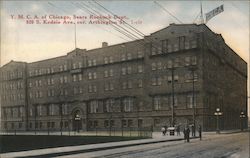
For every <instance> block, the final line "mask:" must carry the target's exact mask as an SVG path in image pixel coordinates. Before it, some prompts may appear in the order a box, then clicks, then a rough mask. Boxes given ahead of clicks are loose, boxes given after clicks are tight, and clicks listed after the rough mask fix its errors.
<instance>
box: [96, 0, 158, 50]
mask: <svg viewBox="0 0 250 158" xmlns="http://www.w3.org/2000/svg"><path fill="white" fill-rule="evenodd" d="M93 1H94V0H93ZM94 2H95V3H96V4H98V5H99V6H100V7H101V8H103V9H104V10H105V11H107V12H108V13H111V14H112V15H113V16H115V14H114V13H113V12H111V11H110V10H108V9H107V8H105V7H104V6H103V5H101V4H100V3H98V2H96V1H94ZM122 21H123V22H124V23H125V24H127V25H129V24H128V23H127V22H126V21H124V20H122ZM127 25H125V27H127V28H128V26H127ZM129 26H130V27H131V28H133V30H132V31H133V32H135V31H136V33H137V34H138V33H140V34H142V35H141V36H142V38H144V36H146V35H145V34H143V33H142V32H141V31H140V30H138V29H136V28H134V27H133V26H131V25H129ZM145 41H149V42H151V46H152V47H154V48H156V49H157V47H155V46H154V45H153V41H152V40H151V39H145V38H144V42H145Z"/></svg>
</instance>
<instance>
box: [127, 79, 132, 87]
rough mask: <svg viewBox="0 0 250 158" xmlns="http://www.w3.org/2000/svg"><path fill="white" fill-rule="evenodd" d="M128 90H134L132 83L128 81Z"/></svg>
mask: <svg viewBox="0 0 250 158" xmlns="http://www.w3.org/2000/svg"><path fill="white" fill-rule="evenodd" d="M128 88H129V89H131V88H132V81H128Z"/></svg>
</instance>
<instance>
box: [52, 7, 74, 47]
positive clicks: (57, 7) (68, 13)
mask: <svg viewBox="0 0 250 158" xmlns="http://www.w3.org/2000/svg"><path fill="white" fill-rule="evenodd" d="M48 4H49V5H50V6H52V7H54V8H56V9H58V10H60V11H63V12H64V13H67V14H70V13H69V12H67V11H65V10H64V9H62V8H59V7H57V6H56V5H54V4H53V3H51V2H48ZM74 24H75V27H74V40H75V42H74V44H75V50H76V48H77V44H76V43H77V40H76V21H75V23H74Z"/></svg>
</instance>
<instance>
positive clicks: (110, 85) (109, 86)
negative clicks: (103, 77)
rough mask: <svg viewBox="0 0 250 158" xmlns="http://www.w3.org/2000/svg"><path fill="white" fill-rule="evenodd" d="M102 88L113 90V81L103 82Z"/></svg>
mask: <svg viewBox="0 0 250 158" xmlns="http://www.w3.org/2000/svg"><path fill="white" fill-rule="evenodd" d="M104 90H105V91H112V90H114V85H113V83H111V82H109V83H105V84H104Z"/></svg>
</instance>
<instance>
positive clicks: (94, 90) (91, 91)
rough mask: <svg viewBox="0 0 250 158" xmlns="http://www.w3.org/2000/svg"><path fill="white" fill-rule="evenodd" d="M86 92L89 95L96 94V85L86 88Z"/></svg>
mask: <svg viewBox="0 0 250 158" xmlns="http://www.w3.org/2000/svg"><path fill="white" fill-rule="evenodd" d="M88 92H89V93H96V92H97V87H96V85H89V86H88Z"/></svg>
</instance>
